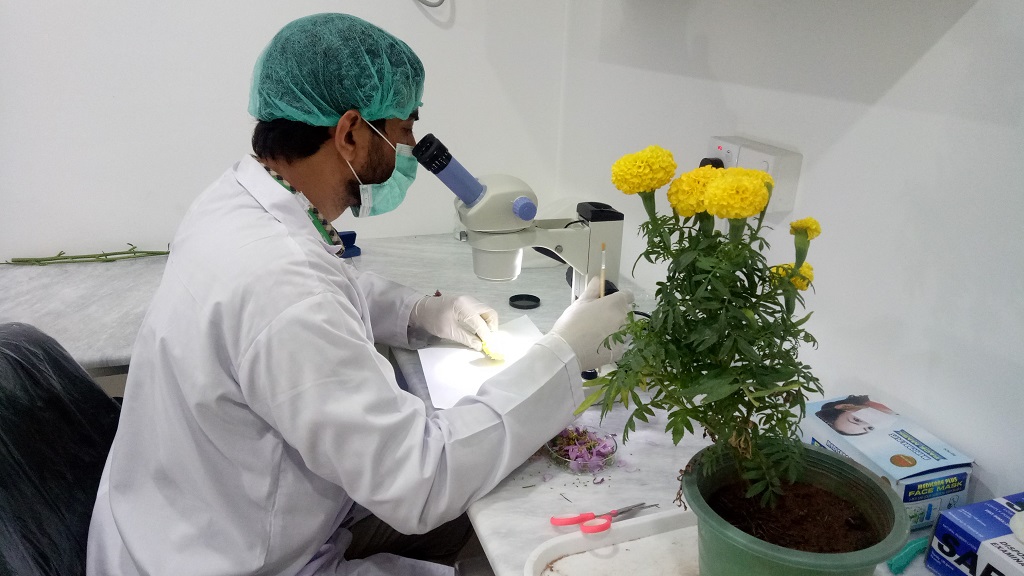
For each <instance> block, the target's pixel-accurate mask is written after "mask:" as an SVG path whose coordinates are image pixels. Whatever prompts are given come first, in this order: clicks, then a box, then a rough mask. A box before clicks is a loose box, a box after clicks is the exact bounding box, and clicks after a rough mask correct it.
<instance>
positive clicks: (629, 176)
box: [612, 146, 676, 194]
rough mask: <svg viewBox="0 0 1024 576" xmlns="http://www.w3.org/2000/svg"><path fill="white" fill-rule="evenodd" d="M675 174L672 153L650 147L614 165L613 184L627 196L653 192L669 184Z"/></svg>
mask: <svg viewBox="0 0 1024 576" xmlns="http://www.w3.org/2000/svg"><path fill="white" fill-rule="evenodd" d="M675 173H676V161H675V160H674V159H673V158H672V153H671V152H669V151H668V150H665V149H664V148H662V147H661V146H648V147H647V148H644V149H643V150H641V151H639V152H633V153H632V154H626V155H625V156H623V157H622V158H619V159H618V160H616V161H615V163H614V164H612V184H614V185H615V187H616V188H618V189H619V190H622V191H623V192H625V193H626V194H637V193H639V192H651V191H654V190H657V189H658V188H661V187H662V186H664V185H665V184H668V182H669V180H671V179H672V176H675Z"/></svg>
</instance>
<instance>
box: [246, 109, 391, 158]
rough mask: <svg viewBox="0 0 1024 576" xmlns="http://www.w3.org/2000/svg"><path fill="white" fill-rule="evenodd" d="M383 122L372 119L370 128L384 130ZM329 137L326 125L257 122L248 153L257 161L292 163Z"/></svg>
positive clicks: (280, 120) (285, 121) (290, 121)
mask: <svg viewBox="0 0 1024 576" xmlns="http://www.w3.org/2000/svg"><path fill="white" fill-rule="evenodd" d="M386 122H387V120H386V119H380V120H372V121H370V124H373V127H374V128H376V129H378V130H380V131H381V132H383V131H384V126H385V123H386ZM330 137H331V132H330V128H328V127H327V126H310V125H309V124H305V123H302V122H296V121H295V120H284V119H281V118H279V119H277V120H258V121H257V122H256V128H254V129H253V131H252V151H253V152H255V153H256V156H257V157H259V158H266V159H269V160H283V161H285V162H294V161H295V160H300V159H302V158H308V157H310V156H312V155H313V154H316V151H317V150H319V149H320V147H321V146H323V144H324V142H326V141H327V140H328V139H330Z"/></svg>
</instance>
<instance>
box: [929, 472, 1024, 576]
mask: <svg viewBox="0 0 1024 576" xmlns="http://www.w3.org/2000/svg"><path fill="white" fill-rule="evenodd" d="M1018 512H1024V492H1021V493H1019V494H1013V495H1011V496H1007V497H1006V498H996V499H994V500H986V501H985V502H978V503H977V504H970V505H967V506H964V507H962V508H957V509H956V510H946V511H944V512H942V515H941V516H939V521H938V523H937V524H936V525H935V534H934V535H933V536H932V542H931V547H930V548H929V549H928V557H927V559H926V560H925V565H926V566H927V567H928V569H929V570H931V571H932V572H934V573H935V574H938V575H939V576H963V575H964V574H968V575H973V576H1011V575H1013V576H1024V542H1021V541H1020V540H1018V539H1017V537H1016V536H1014V535H1013V532H1011V531H1010V526H1009V523H1010V518H1012V517H1013V515H1014V514H1016V513H1018Z"/></svg>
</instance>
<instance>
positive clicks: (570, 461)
mask: <svg viewBox="0 0 1024 576" xmlns="http://www.w3.org/2000/svg"><path fill="white" fill-rule="evenodd" d="M544 446H545V448H547V452H548V456H549V457H550V458H551V460H553V461H554V462H555V463H556V464H558V465H559V466H561V467H563V468H565V469H566V470H568V471H570V472H572V473H573V474H593V473H595V472H600V471H601V470H604V469H605V468H607V467H609V466H611V465H612V464H613V463H614V462H615V451H616V450H618V447H619V444H618V442H616V440H615V436H614V435H612V434H609V433H607V432H605V431H604V430H601V429H600V428H594V427H592V426H569V427H568V428H566V429H565V430H562V431H561V432H560V433H559V434H558V436H555V437H554V438H552V439H551V440H548V442H547V443H546V444H544Z"/></svg>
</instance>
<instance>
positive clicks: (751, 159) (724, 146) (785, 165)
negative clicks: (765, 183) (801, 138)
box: [708, 136, 803, 213]
mask: <svg viewBox="0 0 1024 576" xmlns="http://www.w3.org/2000/svg"><path fill="white" fill-rule="evenodd" d="M708 156H710V157H713V158H720V159H721V160H722V163H724V164H725V167H726V168H730V167H732V166H739V167H741V168H753V169H756V170H764V171H765V172H767V173H768V174H771V177H772V180H774V181H775V187H774V188H773V189H772V199H771V201H770V202H769V203H768V212H769V213H771V212H792V211H793V208H794V206H795V205H796V191H797V183H798V181H799V179H800V164H801V162H802V161H803V156H801V155H800V154H799V153H797V152H793V151H792V150H786V149H784V148H779V147H777V146H771V145H769V144H763V143H761V142H756V141H754V140H750V139H748V138H742V137H740V136H714V137H712V138H711V144H710V145H709V146H708Z"/></svg>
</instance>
